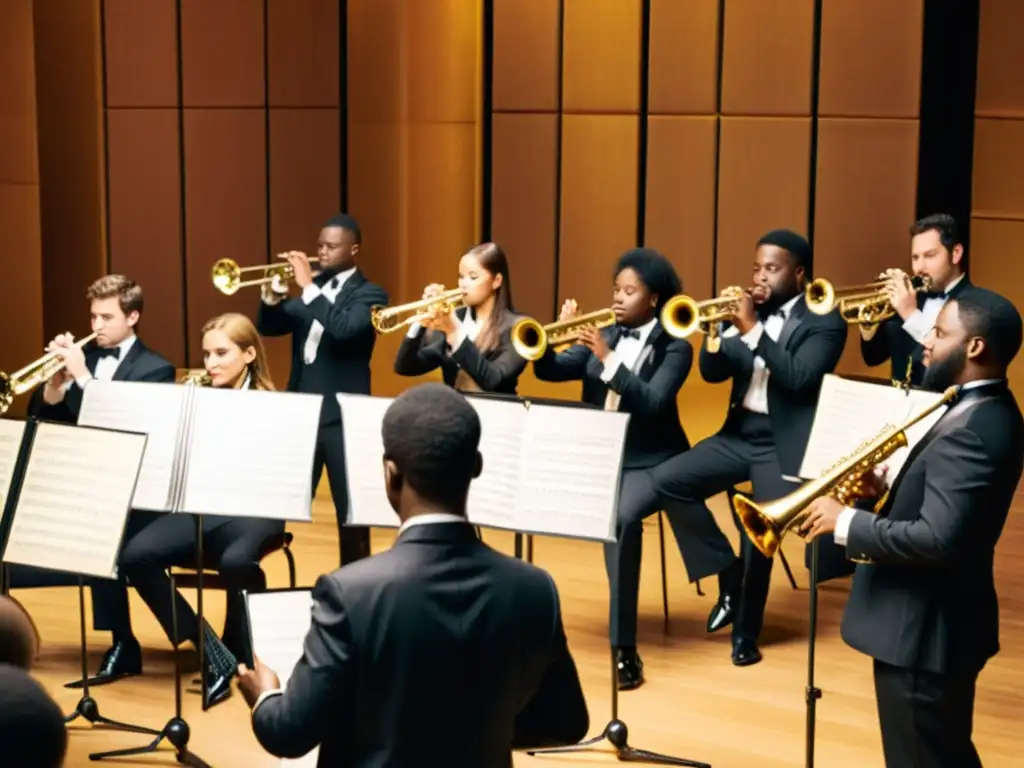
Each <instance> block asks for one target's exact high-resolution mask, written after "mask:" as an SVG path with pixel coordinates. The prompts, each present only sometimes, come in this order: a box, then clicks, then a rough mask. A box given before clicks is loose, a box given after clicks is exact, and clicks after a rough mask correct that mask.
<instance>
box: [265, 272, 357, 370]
mask: <svg viewBox="0 0 1024 768" xmlns="http://www.w3.org/2000/svg"><path fill="white" fill-rule="evenodd" d="M355 273H356V268H355V267H352V268H351V269H346V270H345V271H344V272H339V273H338V274H336V275H335V276H334V277H332V278H331V279H330V280H328V281H327V283H326V284H325V285H324V287H323V288H321V287H320V286H319V285H317V284H316V283H310V284H309V285H307V286H306V287H305V288H303V289H302V303H303V304H305V305H306V306H307V307H308V306H309V305H310V304H312V303H313V300H314V299H315V298H316V297H317V296H321V295H323V296H325V297H326V298H327V300H328V301H329V302H331V304H333V303H334V300H335V299H336V298H338V294H339V293H341V289H342V288H343V287H344V286H345V281H346V280H348V279H349V278H350V277H352V275H354V274H355ZM287 294H288V286H287V285H286V284H285V283H284V282H283V281H282V280H281V278H280V277H278V276H277V275H274V279H273V280H272V281H271V282H270V283H267V284H264V286H263V292H262V296H263V303H264V304H267V305H268V306H271V307H273V306H276V305H277V304H279V303H281V301H282V299H284V298H285V296H286V295H287ZM323 335H324V327H323V325H321V323H320V321H319V320H314V321H313V324H312V325H311V326H309V335H308V336H306V343H305V345H304V346H303V348H302V361H303V362H304V363H306V365H309V364H310V363H312V362H313V361H315V360H316V352H317V349H319V348H320V339H322V338H323Z"/></svg>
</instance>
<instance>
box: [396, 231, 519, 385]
mask: <svg viewBox="0 0 1024 768" xmlns="http://www.w3.org/2000/svg"><path fill="white" fill-rule="evenodd" d="M459 289H460V290H461V291H462V293H463V297H464V299H463V301H464V304H465V306H464V307H462V308H460V309H457V310H454V311H451V312H443V311H441V312H438V313H436V314H435V315H434V316H433V317H431V318H429V319H427V320H425V321H424V322H423V323H422V325H421V324H419V323H416V324H413V326H412V327H411V328H410V329H409V333H408V334H407V335H406V337H405V338H404V339H403V340H402V345H401V346H400V347H399V348H398V356H397V357H396V359H395V373H397V374H398V375H399V376H422V375H423V374H426V373H430V372H431V371H433V370H434V369H436V368H438V367H440V368H441V373H442V375H443V376H444V381H445V384H447V385H449V386H452V387H455V388H456V389H458V390H461V391H463V392H479V391H483V392H504V393H508V394H515V392H516V383H517V382H518V380H519V376H520V374H521V373H522V372H523V370H525V368H526V361H525V360H524V359H523V358H521V357H520V356H519V355H518V354H517V353H516V351H515V349H514V348H513V346H512V338H511V330H512V325H513V323H514V322H515V320H516V315H515V310H514V309H513V306H512V283H511V280H510V279H509V272H508V260H507V259H506V258H505V252H504V251H503V250H501V248H500V247H498V246H497V245H496V244H494V243H481V244H480V245H477V246H474V247H473V248H471V249H470V250H469V251H468V252H467V253H466V254H465V255H464V256H463V257H462V259H461V260H460V261H459ZM443 292H444V286H443V285H439V284H436V283H435V284H432V285H428V286H427V287H426V288H424V289H423V298H424V299H430V298H433V297H435V296H437V295H439V294H441V293H443Z"/></svg>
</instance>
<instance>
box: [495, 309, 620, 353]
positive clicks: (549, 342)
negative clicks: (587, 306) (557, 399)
mask: <svg viewBox="0 0 1024 768" xmlns="http://www.w3.org/2000/svg"><path fill="white" fill-rule="evenodd" d="M610 325H615V312H614V311H613V310H612V309H599V310H597V311H596V312H589V313H587V314H585V315H578V316H576V317H570V318H569V319H568V320H559V321H557V322H554V323H548V324H547V325H541V324H540V323H538V322H537V321H536V320H534V319H533V318H531V317H526V318H523V319H522V320H520V321H518V322H517V323H516V324H515V325H513V326H512V346H513V347H514V348H515V350H516V352H518V353H519V356H520V357H522V358H524V359H526V360H540V359H541V358H542V357H544V353H545V352H546V351H547V349H548V347H549V346H550V347H552V348H553V349H555V348H558V347H563V346H566V345H568V344H572V343H574V342H575V341H577V340H578V339H579V337H580V331H582V330H583V329H584V328H607V327H608V326H610Z"/></svg>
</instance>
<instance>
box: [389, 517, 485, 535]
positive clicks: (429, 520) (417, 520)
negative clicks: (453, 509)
mask: <svg viewBox="0 0 1024 768" xmlns="http://www.w3.org/2000/svg"><path fill="white" fill-rule="evenodd" d="M436 523H466V524H467V525H468V524H469V521H468V520H467V519H466V518H464V517H463V516H462V515H453V514H452V513H450V512H430V513H427V514H424V515H415V516H413V517H410V518H409V519H408V520H406V521H405V522H404V523H402V525H401V527H400V528H399V529H398V532H399V533H401V532H402V531H404V530H406V529H407V528H412V527H413V526H415V525H434V524H436Z"/></svg>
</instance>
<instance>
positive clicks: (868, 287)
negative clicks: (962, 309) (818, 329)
mask: <svg viewBox="0 0 1024 768" xmlns="http://www.w3.org/2000/svg"><path fill="white" fill-rule="evenodd" d="M889 282H890V280H889V279H888V278H886V276H885V273H884V272H883V273H882V274H881V275H879V276H878V279H877V280H875V281H874V282H871V283H865V284H864V285H852V286H846V287H843V288H836V287H835V286H834V285H832V283H830V282H829V281H828V280H826V279H825V278H823V277H819V278H817V279H816V280H812V281H811V282H810V283H808V284H807V288H806V289H805V298H806V300H807V308H808V309H809V310H811V312H813V313H814V314H816V315H827V314H828V313H829V312H831V311H832V310H833V309H835V308H836V307H837V306H838V307H839V313H840V314H841V315H842V317H843V320H845V321H846V322H847V323H851V324H856V325H860V326H863V328H864V332H865V333H871V332H872V331H873V330H874V329H875V327H876V326H877V325H878V324H879V323H881V322H882V321H883V320H887V319H889V318H890V317H892V316H893V315H895V314H896V310H895V309H894V308H893V306H892V302H890V301H889V296H888V294H887V293H886V290H885V288H886V286H887V285H888V284H889ZM931 285H932V279H931V278H930V277H928V276H927V275H914V276H913V277H911V278H910V287H911V289H912V290H913V291H914V292H915V293H920V292H921V291H926V290H928V289H929V288H931Z"/></svg>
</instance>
